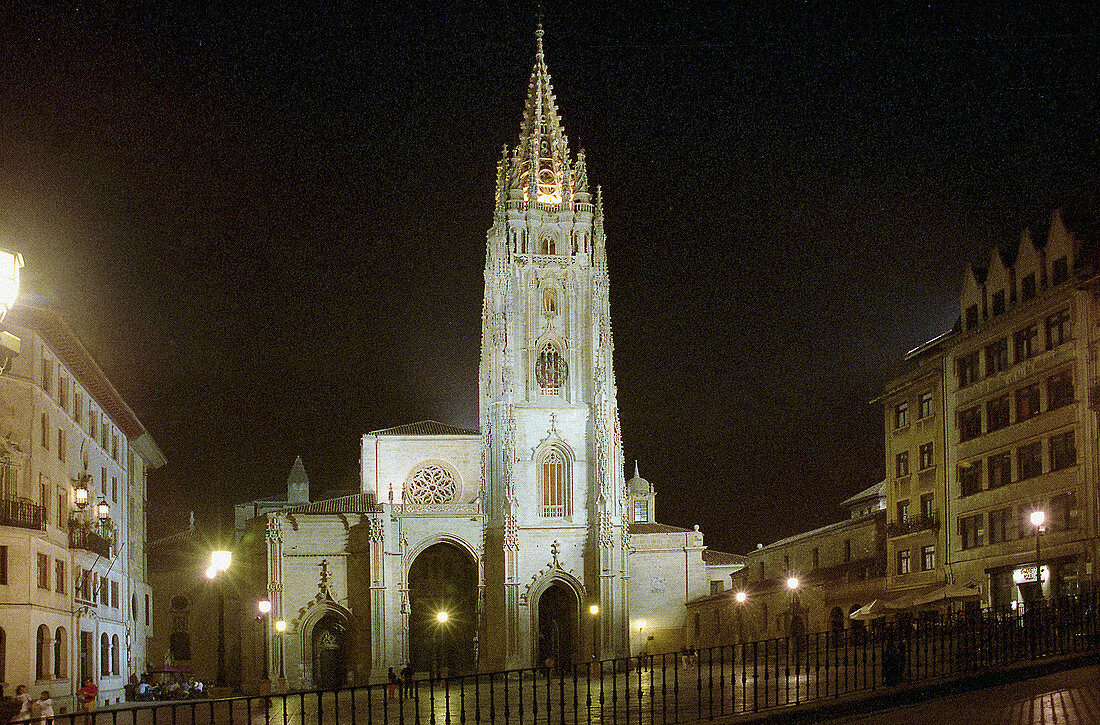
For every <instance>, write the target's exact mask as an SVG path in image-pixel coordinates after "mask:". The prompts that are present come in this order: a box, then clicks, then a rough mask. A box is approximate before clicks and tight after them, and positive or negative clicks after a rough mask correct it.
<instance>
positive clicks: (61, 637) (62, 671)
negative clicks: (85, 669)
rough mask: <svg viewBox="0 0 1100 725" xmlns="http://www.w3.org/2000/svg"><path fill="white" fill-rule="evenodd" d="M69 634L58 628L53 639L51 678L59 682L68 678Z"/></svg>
mask: <svg viewBox="0 0 1100 725" xmlns="http://www.w3.org/2000/svg"><path fill="white" fill-rule="evenodd" d="M68 662H69V633H68V632H66V631H65V628H64V627H58V628H57V631H56V632H55V633H54V638H53V676H54V678H55V679H58V680H61V679H64V678H66V677H68V675H69V672H68V669H69V668H68V666H67V665H68Z"/></svg>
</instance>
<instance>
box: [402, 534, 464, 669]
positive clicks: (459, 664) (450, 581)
mask: <svg viewBox="0 0 1100 725" xmlns="http://www.w3.org/2000/svg"><path fill="white" fill-rule="evenodd" d="M440 612H446V613H447V619H446V621H445V622H440V621H439V619H438V614H439V613H440ZM476 631H477V563H476V562H475V561H474V560H473V559H472V558H471V557H470V555H469V553H467V552H466V551H465V550H463V549H461V548H459V547H458V546H455V545H454V544H450V543H445V542H443V543H438V544H433V545H431V546H429V547H428V548H426V549H424V551H422V552H421V553H420V554H419V555H418V556H417V557H416V559H415V560H414V561H413V563H412V566H410V567H409V662H410V663H411V664H412V666H413V669H414V670H416V671H417V672H428V671H435V670H437V669H438V668H441V667H446V668H447V669H448V671H449V672H450V673H452V674H453V673H456V672H469V671H472V670H474V669H475V668H476V664H477V663H476V660H475V657H476V651H475V646H474V639H475V633H476Z"/></svg>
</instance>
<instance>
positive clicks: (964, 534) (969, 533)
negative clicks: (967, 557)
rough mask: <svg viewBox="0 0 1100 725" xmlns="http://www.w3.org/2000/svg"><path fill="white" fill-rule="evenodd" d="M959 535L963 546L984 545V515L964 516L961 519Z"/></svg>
mask: <svg viewBox="0 0 1100 725" xmlns="http://www.w3.org/2000/svg"><path fill="white" fill-rule="evenodd" d="M959 536H960V537H961V538H962V548H964V549H973V548H975V547H978V546H981V545H982V515H981V514H977V515H975V516H964V517H962V518H960V519H959Z"/></svg>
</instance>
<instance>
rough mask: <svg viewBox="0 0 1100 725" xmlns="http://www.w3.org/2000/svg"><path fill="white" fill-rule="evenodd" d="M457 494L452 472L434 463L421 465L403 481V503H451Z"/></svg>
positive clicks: (456, 484)
mask: <svg viewBox="0 0 1100 725" xmlns="http://www.w3.org/2000/svg"><path fill="white" fill-rule="evenodd" d="M457 495H458V482H457V481H456V480H455V477H454V474H452V473H451V472H450V471H448V470H447V469H445V468H443V467H442V466H439V465H436V464H429V465H423V466H421V467H420V468H418V469H417V470H416V471H415V472H414V473H413V474H412V475H411V476H409V480H408V481H406V482H405V503H413V504H437V503H453V502H454V500H455V497H456V496H457Z"/></svg>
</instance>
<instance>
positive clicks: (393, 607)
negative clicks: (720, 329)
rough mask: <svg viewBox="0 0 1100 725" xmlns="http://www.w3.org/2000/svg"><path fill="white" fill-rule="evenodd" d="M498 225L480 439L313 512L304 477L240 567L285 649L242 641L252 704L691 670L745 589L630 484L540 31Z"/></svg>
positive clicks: (443, 434)
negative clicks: (388, 684)
mask: <svg viewBox="0 0 1100 725" xmlns="http://www.w3.org/2000/svg"><path fill="white" fill-rule="evenodd" d="M492 203H493V223H492V226H491V228H490V229H489V231H488V235H487V242H486V250H485V293H484V301H483V305H482V340H481V363H480V367H479V371H478V375H479V386H478V387H479V396H480V403H479V410H480V426H479V429H477V430H472V429H464V428H459V427H455V426H451V425H446V424H443V423H437V422H435V421H423V422H419V423H412V424H407V425H400V426H397V427H393V428H388V429H384V430H378V431H374V432H371V433H369V434H367V435H365V436H363V438H362V441H361V451H360V453H361V467H360V472H361V481H360V490H359V492H358V493H354V494H352V495H346V496H342V497H339V498H330V499H324V500H317V501H312V502H309V499H308V482H306V483H305V486H306V490H305V492H304V493H303V491H302V490H301V486H302V483H301V480H300V479H301V476H299V477H298V479H299V480H297V481H295V482H294V483H293V484H292V485H293V486H294V487H296V488H295V490H294V491H288V497H287V498H288V500H287V502H286V505H285V506H265V508H264V510H263V512H262V513H261V514H260V515H257V516H255V517H254V518H252V519H251V521H250V522H249V523H248V533H247V534H246V535H245V536H244V537H243V538H242V541H241V545H240V547H239V549H238V551H239V554H240V555H241V556H243V557H245V558H246V560H247V561H249V562H251V563H250V565H249V566H248V567H247V569H248V571H250V572H253V576H254V584H255V593H256V597H257V599H259V598H263V597H265V596H266V597H269V598H270V601H271V602H272V604H273V611H272V614H271V617H270V619H271V621H270V622H267V623H266V626H267V631H268V636H265V637H260V636H258V635H256V636H254V637H253V639H252V640H251V641H249V637H252V635H250V632H254V631H257V630H256V628H255V626H254V625H252V626H250V627H245V628H244V632H245V633H244V635H243V637H244V638H245V639H244V641H242V643H241V647H242V658H243V661H244V666H243V671H242V679H243V683H242V684H245V686H247V683H248V680H249V678H250V677H256V678H259V677H260V675H259V672H260V669H259V668H260V665H259V663H260V662H270V663H272V667H273V668H274V669H275V672H276V673H278V672H282V674H283V676H284V677H285V679H286V684H287V685H289V686H290V687H315V688H319V687H327V686H334V685H337V684H339V685H343V684H344V683H345V682H355V683H362V682H367V681H377V680H379V679H382V678H384V677H385V674H386V671H387V668H389V667H394V668H395V669H399V668H400V667H402V666H404V665H405V663H409V664H410V665H411V666H412V668H413V669H414V670H416V671H421V672H423V671H429V670H443V669H444V668H446V670H447V671H450V672H470V671H474V670H479V671H496V670H502V669H516V668H524V667H531V666H535V665H541V664H544V663H546V662H548V661H553V662H558V663H566V662H581V661H587V660H590V659H592V658H597V659H607V658H612V657H623V656H627V655H630V654H638V653H640V652H648V653H658V652H665V651H670V650H677V649H679V648H680V647H682V646H684V645H685V643H687V642H688V640H686V639H685V636H684V628H685V616H686V614H685V613H686V611H687V610H686V608H685V605H686V603H687V602H688V601H690V600H692V599H695V598H698V597H700V596H705V595H709V594H712V593H714V592H715V591H716V589H717V590H719V591H720V590H721V589H723V588H728V586H729V585H730V577H729V574H730V573H731V572H732V571H733V570H734V569H736V568H737V567H738V563H737V557H733V556H731V555H722V554H720V553H718V552H708V551H707V550H706V547H705V546H704V544H703V536H702V534H701V533H700V532H699V530H698V527H696V528H695V530H685V529H680V528H676V527H672V526H666V525H663V524H659V523H656V521H655V520H654V510H655V494H654V489H653V486H651V485H650V484H649V483H648V482H647V481H645V480H644V479H642V478H641V476H640V475H638V470H637V466H635V471H634V476H633V478H631V479H630V480H629V481H628V480H626V476H625V473H624V471H625V468H626V461H624V460H623V454H622V442H621V431H620V427H619V414H618V409H617V400H616V392H615V374H614V365H613V349H614V346H613V344H612V335H611V317H610V306H609V278H608V268H607V240H606V238H605V234H604V219H603V207H602V203H601V196H600V189H599V187H595V193H593V190H592V187H590V185H589V179H588V174H587V171H586V169H585V157H584V152H583V151H579V152H577V153H576V154H575V155H574V154H573V153H571V151H570V148H569V139H568V137H567V136H566V133H565V129H564V127H563V125H562V121H561V117H560V116H559V113H558V108H557V103H556V98H555V96H554V93H553V88H552V86H551V83H550V75H549V73H548V71H547V66H546V62H545V58H544V56H543V31H542V29H541V27H540V28H539V30H538V31H537V33H536V50H535V63H534V69H533V71H532V73H531V80H530V84H529V87H528V92H527V98H526V104H525V108H524V111H523V120H522V123H521V126H520V133H519V140H518V143H517V144H516V146H515V148H513V149H509V148H507V147H506V148H505V149H504V153H503V155H502V157H501V160H500V163H499V165H498V167H497V176H496V193H495V197H494V199H493V200H492ZM269 509H270V510H269ZM254 511H258V510H256V509H254ZM246 614H247V613H246ZM248 618H249V619H251V617H250V616H249V617H248ZM276 622H282V623H285V631H284V632H283V633H282V634H278V633H276V629H275V627H274V624H275V623H276ZM280 626H282V625H280ZM264 647H269V648H270V650H269V651H268V652H267V653H264V652H263V648H264ZM275 663H278V667H277V668H276V667H275ZM250 673H251V674H250ZM272 676H273V677H276V676H278V675H277V674H273V675H272Z"/></svg>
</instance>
